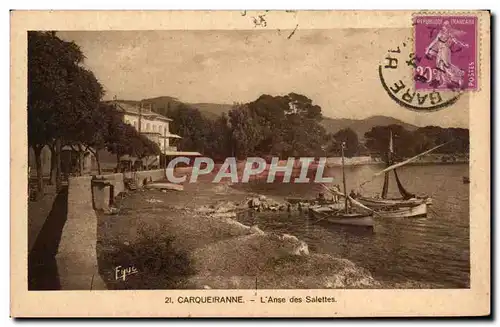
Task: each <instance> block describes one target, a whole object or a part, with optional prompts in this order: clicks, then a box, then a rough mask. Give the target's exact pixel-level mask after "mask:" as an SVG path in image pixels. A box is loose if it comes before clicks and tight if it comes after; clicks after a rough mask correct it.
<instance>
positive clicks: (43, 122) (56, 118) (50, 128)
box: [28, 31, 88, 192]
mask: <svg viewBox="0 0 500 327" xmlns="http://www.w3.org/2000/svg"><path fill="white" fill-rule="evenodd" d="M83 59H84V56H83V53H82V52H81V50H80V48H79V47H78V45H76V44H75V43H74V42H66V41H63V40H61V39H59V38H58V37H57V36H56V35H55V33H54V32H36V31H30V32H28V144H29V146H31V147H32V148H33V150H34V152H35V161H36V166H37V169H36V170H37V176H38V185H37V188H38V190H39V191H40V192H41V191H42V190H43V176H42V166H41V158H40V155H41V151H42V149H43V147H44V146H45V145H49V144H55V145H57V146H54V147H53V150H54V151H55V150H56V149H58V148H60V143H61V139H62V138H63V137H64V134H66V133H65V127H67V126H68V125H69V123H68V121H67V119H66V114H67V113H68V112H70V111H71V110H75V107H77V105H78V102H79V101H82V100H83V101H84V102H85V101H86V98H85V97H81V96H80V94H79V93H78V90H82V89H79V87H78V86H79V85H78V84H79V81H80V79H81V75H80V73H81V67H80V64H81V63H82V62H83ZM83 91H86V90H83ZM87 95H88V93H87ZM73 123H74V122H73ZM56 159H57V160H59V156H58V153H57V158H56ZM59 166H60V163H59V162H58V163H57V164H56V167H59ZM57 175H59V172H58V174H57Z"/></svg>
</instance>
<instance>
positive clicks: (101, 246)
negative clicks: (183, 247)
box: [97, 229, 194, 290]
mask: <svg viewBox="0 0 500 327" xmlns="http://www.w3.org/2000/svg"><path fill="white" fill-rule="evenodd" d="M98 230H100V229H98ZM172 244H173V242H172V239H170V238H168V237H166V236H164V235H159V234H150V233H147V232H139V237H138V239H137V241H136V242H135V243H134V244H124V243H121V242H118V241H114V242H110V241H109V240H106V239H105V238H103V234H102V233H98V237H97V260H98V265H99V274H100V275H101V277H102V278H103V280H104V282H105V283H106V286H107V288H108V289H110V290H120V289H179V288H185V287H186V286H185V284H186V280H187V279H188V278H189V276H191V275H193V274H194V269H193V268H192V265H191V262H190V259H189V257H188V255H187V253H184V252H182V251H180V250H179V249H175V248H174V247H173V245H172ZM118 267H120V268H119V269H118V272H117V268H118ZM132 267H133V268H134V270H136V271H137V273H135V274H131V275H129V276H126V277H125V279H123V278H122V275H121V272H120V271H123V270H124V269H127V268H129V269H132Z"/></svg>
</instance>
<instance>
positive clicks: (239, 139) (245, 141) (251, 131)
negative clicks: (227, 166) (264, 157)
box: [229, 105, 263, 159]
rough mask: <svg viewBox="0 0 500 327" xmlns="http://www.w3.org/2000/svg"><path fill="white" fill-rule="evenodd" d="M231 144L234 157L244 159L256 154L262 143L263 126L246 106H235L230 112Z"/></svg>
mask: <svg viewBox="0 0 500 327" xmlns="http://www.w3.org/2000/svg"><path fill="white" fill-rule="evenodd" d="M229 123H230V125H231V143H232V145H233V146H234V155H235V156H236V157H237V158H238V159H243V158H246V157H248V156H249V155H253V154H254V153H255V148H256V146H257V145H258V144H259V143H260V142H261V141H262V138H263V133H262V126H261V125H260V124H259V121H258V119H257V117H256V116H255V115H254V114H253V113H252V112H251V110H250V108H249V107H248V106H245V105H235V106H234V107H233V109H231V110H230V111H229Z"/></svg>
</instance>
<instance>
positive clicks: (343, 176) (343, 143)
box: [341, 142, 349, 213]
mask: <svg viewBox="0 0 500 327" xmlns="http://www.w3.org/2000/svg"><path fill="white" fill-rule="evenodd" d="M344 147H345V142H342V147H341V149H342V182H343V184H344V194H345V196H344V199H345V213H349V209H348V207H347V197H348V195H347V187H346V182H345V169H344Z"/></svg>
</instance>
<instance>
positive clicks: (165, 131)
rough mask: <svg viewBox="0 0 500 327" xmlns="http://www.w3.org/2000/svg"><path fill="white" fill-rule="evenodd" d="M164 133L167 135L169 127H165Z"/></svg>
mask: <svg viewBox="0 0 500 327" xmlns="http://www.w3.org/2000/svg"><path fill="white" fill-rule="evenodd" d="M164 134H165V135H167V128H166V127H165V128H164Z"/></svg>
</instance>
